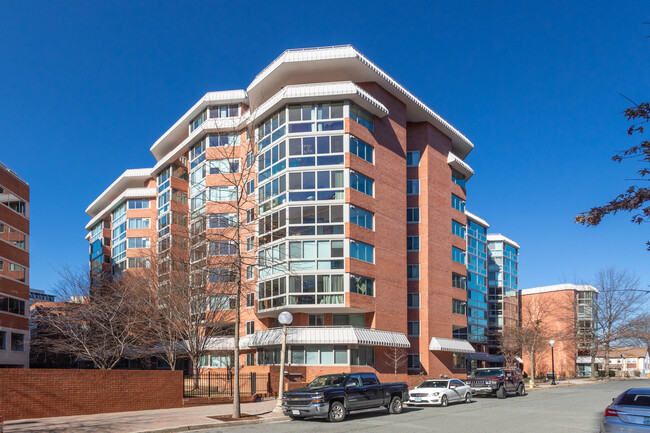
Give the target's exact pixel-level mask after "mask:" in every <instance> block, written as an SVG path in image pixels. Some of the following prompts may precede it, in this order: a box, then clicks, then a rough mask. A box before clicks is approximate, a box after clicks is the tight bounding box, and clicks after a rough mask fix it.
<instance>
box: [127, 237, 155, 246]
mask: <svg viewBox="0 0 650 433" xmlns="http://www.w3.org/2000/svg"><path fill="white" fill-rule="evenodd" d="M127 241H128V248H149V247H150V239H149V238H128V239H127Z"/></svg>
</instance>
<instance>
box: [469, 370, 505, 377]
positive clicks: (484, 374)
mask: <svg viewBox="0 0 650 433" xmlns="http://www.w3.org/2000/svg"><path fill="white" fill-rule="evenodd" d="M487 376H503V370H501V369H500V368H487V369H485V370H476V371H475V372H474V377H487Z"/></svg>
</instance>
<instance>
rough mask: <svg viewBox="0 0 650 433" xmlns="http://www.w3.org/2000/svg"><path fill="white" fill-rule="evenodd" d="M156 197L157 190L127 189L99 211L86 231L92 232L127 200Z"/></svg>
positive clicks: (87, 225)
mask: <svg viewBox="0 0 650 433" xmlns="http://www.w3.org/2000/svg"><path fill="white" fill-rule="evenodd" d="M155 197H156V188H127V189H126V190H124V192H122V194H120V195H119V196H117V197H116V198H115V199H114V200H113V201H112V202H111V203H110V204H109V205H108V206H106V207H105V208H104V209H102V210H101V211H99V212H98V213H97V215H95V216H94V217H93V219H91V220H90V222H88V224H86V230H90V229H91V228H92V227H93V226H94V225H95V224H97V223H98V222H99V221H101V220H102V219H103V218H104V217H106V216H107V215H108V214H109V213H110V212H111V211H112V210H113V209H115V207H117V205H119V204H120V203H121V202H122V201H124V200H125V199H127V198H155Z"/></svg>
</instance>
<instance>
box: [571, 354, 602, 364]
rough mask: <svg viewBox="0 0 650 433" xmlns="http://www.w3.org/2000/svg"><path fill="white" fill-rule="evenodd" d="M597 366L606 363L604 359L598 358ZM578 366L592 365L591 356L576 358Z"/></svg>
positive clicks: (596, 360)
mask: <svg viewBox="0 0 650 433" xmlns="http://www.w3.org/2000/svg"><path fill="white" fill-rule="evenodd" d="M595 362H596V364H602V363H603V362H604V360H603V358H598V357H597V358H596V359H595ZM576 364H591V356H578V357H577V358H576Z"/></svg>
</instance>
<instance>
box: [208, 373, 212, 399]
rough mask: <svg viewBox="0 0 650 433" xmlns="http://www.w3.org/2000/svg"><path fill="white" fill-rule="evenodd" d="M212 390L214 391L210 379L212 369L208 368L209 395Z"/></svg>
mask: <svg viewBox="0 0 650 433" xmlns="http://www.w3.org/2000/svg"><path fill="white" fill-rule="evenodd" d="M211 391H212V381H211V380H210V370H208V397H210V392H211Z"/></svg>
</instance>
